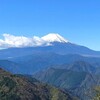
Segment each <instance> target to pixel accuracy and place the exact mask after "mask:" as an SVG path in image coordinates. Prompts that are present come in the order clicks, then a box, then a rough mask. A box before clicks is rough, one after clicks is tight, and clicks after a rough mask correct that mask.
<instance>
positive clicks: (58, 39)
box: [41, 33, 68, 43]
mask: <svg viewBox="0 0 100 100" xmlns="http://www.w3.org/2000/svg"><path fill="white" fill-rule="evenodd" d="M41 39H43V40H44V41H46V42H62V43H67V42H68V40H66V39H65V38H63V37H62V36H60V35H59V34H54V33H50V34H48V35H46V36H43V37H42V38H41Z"/></svg>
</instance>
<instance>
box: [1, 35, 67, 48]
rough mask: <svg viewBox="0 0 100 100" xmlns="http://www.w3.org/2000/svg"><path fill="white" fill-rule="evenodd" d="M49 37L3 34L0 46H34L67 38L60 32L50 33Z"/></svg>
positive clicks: (62, 40) (45, 44)
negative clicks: (59, 33)
mask: <svg viewBox="0 0 100 100" xmlns="http://www.w3.org/2000/svg"><path fill="white" fill-rule="evenodd" d="M49 36H51V37H50V38H49V39H48V38H47V39H46V37H48V35H47V36H44V37H41V38H40V37H37V36H33V37H31V38H30V37H25V36H14V35H11V34H3V39H0V48H9V47H32V46H47V45H50V42H57V41H58V42H64V41H65V42H66V40H65V39H64V38H63V37H61V36H60V35H58V34H49Z"/></svg>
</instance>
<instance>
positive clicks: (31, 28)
mask: <svg viewBox="0 0 100 100" xmlns="http://www.w3.org/2000/svg"><path fill="white" fill-rule="evenodd" d="M51 32H53V33H59V34H60V35H62V36H64V37H65V38H67V39H69V40H70V41H71V42H74V43H76V44H81V45H84V46H87V47H89V48H91V49H94V50H100V46H99V43H100V0H0V38H2V34H3V33H9V34H12V35H24V36H28V37H31V36H33V35H37V36H43V35H46V34H47V33H51Z"/></svg>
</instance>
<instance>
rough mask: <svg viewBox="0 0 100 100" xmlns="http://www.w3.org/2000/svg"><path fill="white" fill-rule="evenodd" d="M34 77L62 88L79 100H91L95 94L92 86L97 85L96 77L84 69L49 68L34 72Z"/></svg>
mask: <svg viewBox="0 0 100 100" xmlns="http://www.w3.org/2000/svg"><path fill="white" fill-rule="evenodd" d="M34 77H35V78H37V79H38V80H40V81H42V82H45V83H48V84H50V85H54V86H56V87H59V88H61V89H64V90H65V91H68V92H70V93H71V94H73V95H75V96H78V97H79V98H80V100H92V99H93V98H94V96H95V92H94V88H95V87H96V86H98V85H97V83H98V78H97V77H96V76H94V75H92V74H89V73H87V72H85V71H83V72H82V71H81V72H79V71H71V70H67V69H56V68H50V69H48V70H46V71H42V72H39V73H37V74H35V75H34Z"/></svg>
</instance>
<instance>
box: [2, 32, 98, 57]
mask: <svg viewBox="0 0 100 100" xmlns="http://www.w3.org/2000/svg"><path fill="white" fill-rule="evenodd" d="M13 38H14V37H13ZM10 39H11V38H10ZM17 39H18V37H17ZM37 40H38V41H37ZM32 41H33V40H32ZM34 41H35V42H34V43H38V42H39V43H38V44H41V45H36V44H35V46H34V45H29V46H28V45H27V46H22V47H15V46H14V47H10V48H7V49H2V50H0V59H2V58H3V59H4V58H13V57H20V56H26V55H34V54H41V53H44V54H45V53H55V54H60V55H66V54H78V55H82V56H88V57H91V56H92V57H100V51H94V50H91V49H89V48H87V47H85V46H81V45H77V44H74V43H71V42H69V41H68V40H67V39H65V38H63V37H62V36H60V35H59V34H54V33H50V34H48V35H46V36H43V37H41V38H38V39H36V38H35V40H34ZM41 41H42V43H41ZM12 42H13V41H12ZM25 43H26V41H25ZM25 43H24V44H25ZM31 43H32V42H31ZM27 44H28V43H27Z"/></svg>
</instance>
